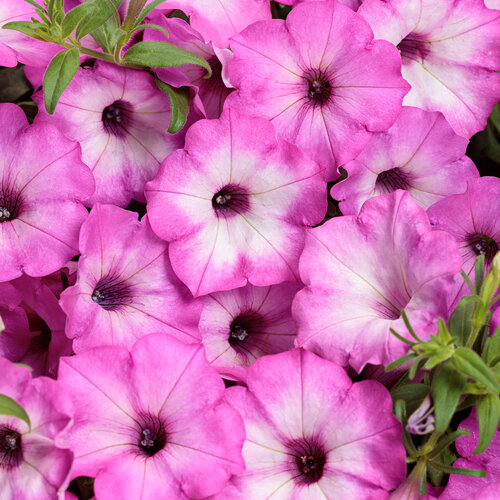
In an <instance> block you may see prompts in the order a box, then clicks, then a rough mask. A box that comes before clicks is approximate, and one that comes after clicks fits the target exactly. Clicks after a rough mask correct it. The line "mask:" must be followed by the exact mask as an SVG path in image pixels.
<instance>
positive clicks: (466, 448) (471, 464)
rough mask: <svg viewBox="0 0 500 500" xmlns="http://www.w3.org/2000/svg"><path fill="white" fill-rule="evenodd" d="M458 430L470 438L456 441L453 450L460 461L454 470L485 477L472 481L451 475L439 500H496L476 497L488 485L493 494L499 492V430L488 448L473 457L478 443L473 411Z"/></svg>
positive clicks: (471, 479)
mask: <svg viewBox="0 0 500 500" xmlns="http://www.w3.org/2000/svg"><path fill="white" fill-rule="evenodd" d="M459 429H466V430H468V431H469V432H470V435H467V436H462V437H459V438H458V439H457V441H456V444H455V446H456V449H457V452H458V454H459V455H460V458H459V459H458V460H456V461H455V462H454V464H453V467H462V468H466V469H480V470H484V471H485V472H486V477H485V478H482V477H471V476H460V475H458V474H451V475H450V479H449V480H448V484H447V486H446V488H445V489H444V491H443V493H442V494H441V495H440V496H439V499H440V500H456V499H457V498H464V499H466V500H481V499H484V500H489V499H490V498H491V499H492V500H493V499H494V498H498V497H487V496H485V497H483V496H481V495H479V494H478V493H479V491H481V492H482V491H483V490H482V489H483V488H485V487H486V486H488V485H489V484H490V483H491V484H494V483H496V485H495V486H490V487H491V489H492V490H493V491H495V490H496V491H497V492H498V491H500V488H499V487H498V483H500V461H499V460H498V457H499V456H500V430H498V429H497V431H496V432H495V434H494V435H493V439H492V441H491V443H490V445H489V447H488V448H487V449H486V450H485V451H483V453H480V454H479V455H474V454H473V452H474V450H475V449H476V446H477V443H478V439H479V425H478V423H477V417H476V410H475V409H473V410H472V413H471V414H470V416H469V417H467V418H466V419H465V420H464V421H463V422H462V423H461V424H460V426H459Z"/></svg>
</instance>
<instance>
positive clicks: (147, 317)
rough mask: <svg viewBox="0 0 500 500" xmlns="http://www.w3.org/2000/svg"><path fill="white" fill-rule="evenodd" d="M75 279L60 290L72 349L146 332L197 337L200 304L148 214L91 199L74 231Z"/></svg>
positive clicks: (129, 341)
mask: <svg viewBox="0 0 500 500" xmlns="http://www.w3.org/2000/svg"><path fill="white" fill-rule="evenodd" d="M80 251H81V254H82V256H81V258H80V260H79V264H78V278H77V281H76V284H75V285H74V286H72V287H69V288H67V289H66V290H65V291H64V292H63V293H62V294H61V307H62V308H63V310H64V311H65V312H66V314H67V315H68V324H67V327H66V333H67V335H68V336H69V337H70V338H74V339H75V342H74V349H75V352H81V351H83V350H86V349H89V348H91V347H95V346H98V345H106V344H114V345H124V346H127V347H129V346H132V345H133V343H134V342H135V340H137V339H138V338H140V337H141V336H143V335H145V334H147V333H153V332H163V331H164V332H168V333H171V334H172V335H174V336H176V337H178V338H180V339H182V340H183V341H185V342H196V343H197V342H199V334H198V328H197V326H198V321H199V315H200V310H201V304H200V303H199V302H198V301H195V300H193V298H192V297H191V296H190V294H189V291H188V290H187V289H186V288H185V287H184V285H182V283H180V282H179V280H178V279H177V277H176V276H175V274H174V273H173V271H172V269H171V267H170V263H169V260H168V256H167V244H166V243H165V242H163V241H162V240H160V239H159V238H157V237H156V235H155V234H154V233H153V231H152V230H151V227H150V226H149V221H148V217H147V216H146V217H144V218H143V219H142V221H141V222H138V220H137V214H135V213H133V212H129V211H126V210H123V209H121V208H118V207H115V206H111V205H100V204H97V205H96V206H95V207H94V208H93V209H92V212H91V214H90V216H89V218H88V220H87V222H86V223H85V224H84V225H83V227H82V231H81V234H80Z"/></svg>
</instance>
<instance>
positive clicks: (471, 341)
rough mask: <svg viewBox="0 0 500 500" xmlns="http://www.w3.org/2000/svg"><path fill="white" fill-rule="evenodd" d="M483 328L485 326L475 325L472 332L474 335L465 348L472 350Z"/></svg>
mask: <svg viewBox="0 0 500 500" xmlns="http://www.w3.org/2000/svg"><path fill="white" fill-rule="evenodd" d="M482 326H483V325H479V326H476V325H474V330H472V334H471V336H470V337H469V340H468V341H467V344H466V345H465V347H468V348H469V349H472V346H473V345H474V342H476V339H477V335H478V333H479V331H480V330H481V327H482Z"/></svg>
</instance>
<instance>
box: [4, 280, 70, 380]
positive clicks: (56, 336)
mask: <svg viewBox="0 0 500 500" xmlns="http://www.w3.org/2000/svg"><path fill="white" fill-rule="evenodd" d="M0 295H2V296H3V297H4V299H3V300H2V299H0V315H2V316H3V317H4V319H5V320H6V330H5V331H4V332H2V334H1V335H0V356H4V357H5V358H7V359H9V360H10V361H13V362H16V363H23V364H26V365H28V366H30V367H31V368H32V369H33V376H40V375H47V376H50V377H53V378H55V377H56V376H57V368H58V364H59V358H60V357H61V356H67V355H70V354H72V352H73V350H72V348H71V340H69V339H68V338H67V337H66V335H65V333H64V328H65V324H66V315H65V314H64V313H63V311H62V309H61V307H60V306H59V304H58V296H57V295H56V294H55V293H54V292H53V291H52V290H51V289H50V288H49V286H48V285H47V284H46V283H45V282H44V281H43V280H42V279H40V278H30V277H29V276H22V277H20V278H18V279H16V280H14V281H12V282H10V283H0ZM6 299H7V300H6ZM9 299H10V300H9ZM2 302H3V304H2Z"/></svg>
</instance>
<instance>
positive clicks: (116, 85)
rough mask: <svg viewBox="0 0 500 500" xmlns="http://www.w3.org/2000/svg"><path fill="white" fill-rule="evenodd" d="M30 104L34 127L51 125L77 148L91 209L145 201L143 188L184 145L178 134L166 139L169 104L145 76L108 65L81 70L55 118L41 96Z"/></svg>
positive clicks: (96, 65) (59, 105) (63, 96)
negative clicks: (87, 177)
mask: <svg viewBox="0 0 500 500" xmlns="http://www.w3.org/2000/svg"><path fill="white" fill-rule="evenodd" d="M33 99H34V100H35V101H36V102H37V104H38V107H39V112H38V115H37V117H36V120H35V122H39V121H48V122H49V123H54V124H55V125H57V126H58V127H59V128H60V129H61V130H63V131H64V133H65V135H66V136H67V137H69V138H70V139H72V140H75V141H78V142H79V143H80V145H81V147H82V160H83V161H84V163H86V164H87V165H88V166H89V167H90V169H91V170H92V172H93V174H94V178H95V180H96V190H95V193H94V195H93V196H92V197H89V198H88V199H87V201H86V203H87V204H88V205H89V206H91V205H93V204H94V203H96V202H101V203H113V204H115V205H119V206H123V207H125V206H127V205H128V203H129V202H130V200H131V199H132V198H134V199H136V200H138V201H144V193H143V190H144V184H145V183H146V182H147V181H148V180H150V179H152V178H153V177H154V176H155V175H156V173H157V171H158V167H159V165H160V163H161V162H162V161H163V160H164V159H165V157H166V156H168V154H170V153H171V152H172V151H173V150H174V149H176V148H179V147H182V144H183V138H182V135H183V134H182V133H179V134H176V135H174V136H172V135H169V134H167V132H166V131H167V129H168V124H169V122H170V101H169V99H168V97H167V96H166V95H165V94H164V93H163V92H162V91H160V90H158V88H157V87H156V85H155V83H154V79H153V77H152V76H151V75H149V74H148V73H146V72H144V71H139V70H133V69H126V68H122V67H119V66H115V65H112V64H107V63H96V64H95V66H94V67H93V68H80V69H79V70H78V72H77V74H76V76H75V77H74V79H73V80H72V81H71V83H70V84H69V86H68V87H67V88H66V90H65V91H64V92H63V94H62V96H61V99H60V100H59V103H58V104H57V107H56V111H55V113H54V114H53V115H49V114H48V113H47V112H46V111H45V108H44V105H43V95H42V92H38V93H36V94H35V95H34V96H33Z"/></svg>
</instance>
